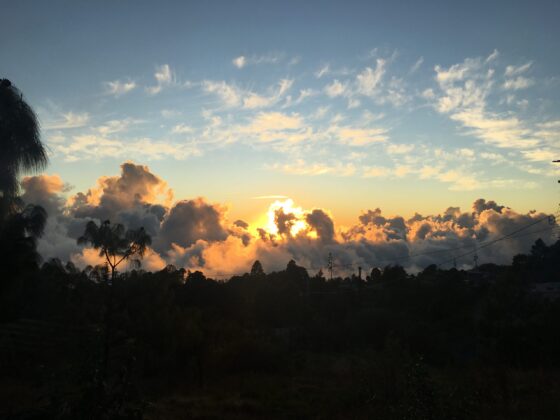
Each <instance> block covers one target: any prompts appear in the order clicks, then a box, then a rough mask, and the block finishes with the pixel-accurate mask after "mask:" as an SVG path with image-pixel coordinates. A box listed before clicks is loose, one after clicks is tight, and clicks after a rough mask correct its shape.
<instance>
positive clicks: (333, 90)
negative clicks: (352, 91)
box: [324, 79, 349, 98]
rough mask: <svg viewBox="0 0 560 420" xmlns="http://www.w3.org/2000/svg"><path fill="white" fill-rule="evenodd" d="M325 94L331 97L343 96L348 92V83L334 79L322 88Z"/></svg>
mask: <svg viewBox="0 0 560 420" xmlns="http://www.w3.org/2000/svg"><path fill="white" fill-rule="evenodd" d="M324 90H325V93H326V94H327V96H329V97H331V98H336V97H337V96H345V95H347V94H348V93H349V91H348V84H347V83H342V82H339V81H338V80H336V79H335V80H334V81H333V82H332V83H331V84H329V85H327V86H325V88H324Z"/></svg>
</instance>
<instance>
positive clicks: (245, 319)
mask: <svg viewBox="0 0 560 420" xmlns="http://www.w3.org/2000/svg"><path fill="white" fill-rule="evenodd" d="M559 272H560V242H557V243H556V244H554V245H552V246H550V247H548V246H546V245H544V244H543V243H542V242H540V241H537V243H536V244H535V245H534V246H533V248H532V250H531V253H530V254H529V255H519V256H516V257H515V258H514V260H513V262H512V264H511V265H510V266H496V265H491V264H486V265H482V266H480V267H479V268H478V269H476V270H471V271H458V270H455V269H451V270H440V269H438V268H437V267H435V266H430V267H427V268H426V269H425V270H424V271H422V272H421V273H419V274H417V275H414V276H413V275H409V274H407V273H406V272H405V271H404V270H403V269H402V268H401V267H399V266H388V267H385V269H383V270H380V271H378V270H374V271H372V273H371V274H370V275H368V276H367V279H366V280H361V279H359V278H358V277H352V278H346V279H341V278H337V279H334V280H332V281H327V280H325V278H324V277H323V275H322V273H319V274H318V275H316V276H313V277H310V276H309V275H308V273H307V271H306V270H305V269H304V268H302V267H299V266H298V265H297V264H296V263H294V262H290V263H289V264H288V266H287V268H286V270H284V271H281V272H275V273H270V274H265V273H264V272H263V271H262V268H261V267H260V264H255V265H254V266H253V268H252V270H251V273H250V274H246V275H244V276H240V277H233V278H232V279H230V280H229V281H228V282H216V281H214V280H211V279H206V278H205V277H204V276H203V275H202V273H199V272H194V273H185V272H184V271H183V270H177V269H175V268H174V267H167V268H166V269H165V270H163V271H160V272H157V273H148V272H143V271H132V272H129V273H126V274H121V275H118V276H116V278H115V280H114V281H113V282H112V285H111V282H110V281H109V280H108V278H109V275H108V273H107V272H106V270H105V269H104V268H103V267H97V268H92V267H89V268H88V269H86V270H84V271H78V270H77V269H76V268H75V267H73V266H72V265H71V264H68V265H63V264H62V263H61V262H59V261H56V260H54V261H49V262H47V263H45V264H44V265H43V266H42V267H41V268H39V267H31V266H30V267H29V268H27V269H26V270H25V271H24V272H22V271H21V270H19V271H18V272H17V274H15V273H12V274H10V272H9V270H8V272H7V275H6V276H3V277H4V278H3V280H2V291H1V295H0V320H1V324H0V354H1V358H0V363H1V366H0V371H1V372H2V375H1V380H0V399H1V401H0V418H3V419H4V418H5V419H82V418H83V419H104V418H106V419H118V418H122V419H125V418H131V419H134V418H137V419H140V418H145V419H184V418H194V419H221V418H240V419H241V418H341V419H343V418H344V419H348V418H379V419H474V418H476V419H539V420H540V419H558V418H560V358H559V357H558V355H559V354H560V328H559V327H558V325H559V324H560V300H559V299H558V293H559V291H560V289H558V288H557V286H558V283H557V282H558V281H560V278H559V274H558V273H559Z"/></svg>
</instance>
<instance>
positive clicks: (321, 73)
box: [315, 64, 330, 79]
mask: <svg viewBox="0 0 560 420" xmlns="http://www.w3.org/2000/svg"><path fill="white" fill-rule="evenodd" d="M329 72H330V66H329V65H328V64H325V65H324V66H322V67H321V68H320V69H319V70H317V71H316V72H315V77H316V78H317V79H320V78H321V77H323V76H325V75H327V74H329Z"/></svg>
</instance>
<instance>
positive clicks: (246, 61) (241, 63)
mask: <svg viewBox="0 0 560 420" xmlns="http://www.w3.org/2000/svg"><path fill="white" fill-rule="evenodd" d="M284 58H285V55H284V54H280V53H269V54H265V55H251V56H245V55H240V56H238V57H235V58H234V59H233V60H231V62H232V64H233V65H234V66H235V67H237V68H238V69H242V68H244V67H246V66H251V65H259V64H278V63H279V62H281V61H282V60H283V59H284ZM297 61H298V58H297V57H294V58H292V59H291V60H290V63H289V64H296V63H297Z"/></svg>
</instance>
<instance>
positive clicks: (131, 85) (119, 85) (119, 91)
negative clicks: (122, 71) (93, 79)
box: [104, 80, 137, 98]
mask: <svg viewBox="0 0 560 420" xmlns="http://www.w3.org/2000/svg"><path fill="white" fill-rule="evenodd" d="M104 86H105V94H106V95H112V96H114V97H116V98H118V97H119V96H122V95H125V94H127V93H129V92H131V91H133V90H134V89H136V87H137V85H136V82H134V81H133V80H125V81H120V80H114V81H112V82H105V83H104Z"/></svg>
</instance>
